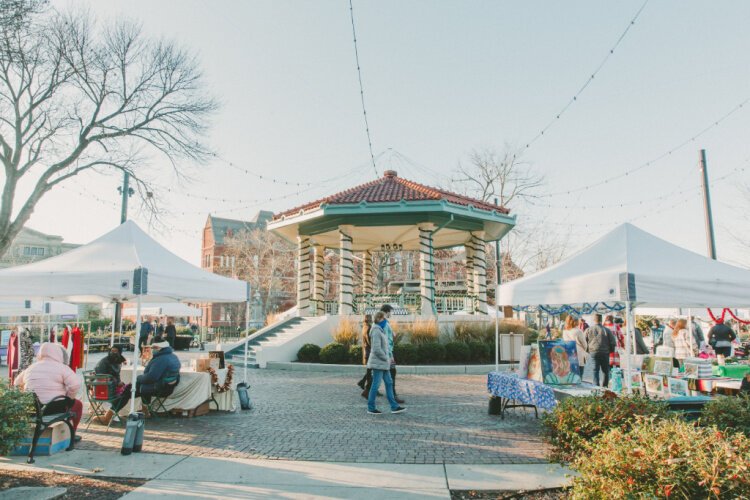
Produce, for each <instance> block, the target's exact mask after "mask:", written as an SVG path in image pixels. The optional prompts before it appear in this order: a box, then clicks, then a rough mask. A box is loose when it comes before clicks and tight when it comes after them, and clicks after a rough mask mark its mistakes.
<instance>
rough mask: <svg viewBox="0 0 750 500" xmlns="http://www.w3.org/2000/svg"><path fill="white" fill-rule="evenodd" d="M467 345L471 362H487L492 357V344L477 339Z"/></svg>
mask: <svg viewBox="0 0 750 500" xmlns="http://www.w3.org/2000/svg"><path fill="white" fill-rule="evenodd" d="M467 345H468V346H469V359H470V360H471V361H472V362H473V363H488V362H489V361H490V359H491V358H492V349H493V348H494V345H492V346H491V345H489V344H485V343H484V342H480V341H478V340H472V341H470V342H469V343H468V344H467Z"/></svg>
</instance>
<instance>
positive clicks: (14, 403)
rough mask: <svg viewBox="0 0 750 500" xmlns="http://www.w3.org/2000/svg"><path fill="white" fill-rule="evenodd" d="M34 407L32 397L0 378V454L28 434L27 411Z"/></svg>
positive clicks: (7, 450) (11, 447)
mask: <svg viewBox="0 0 750 500" xmlns="http://www.w3.org/2000/svg"><path fill="white" fill-rule="evenodd" d="M33 408H34V397H33V395H32V394H31V393H29V392H22V391H19V390H18V389H16V388H15V387H12V386H9V385H8V381H7V380H0V455H7V454H8V453H10V452H11V451H12V450H13V448H15V447H16V445H17V444H18V443H19V442H20V441H21V439H23V438H24V437H26V436H28V435H29V433H30V431H31V428H30V423H31V420H30V418H29V412H30V411H32V409H33Z"/></svg>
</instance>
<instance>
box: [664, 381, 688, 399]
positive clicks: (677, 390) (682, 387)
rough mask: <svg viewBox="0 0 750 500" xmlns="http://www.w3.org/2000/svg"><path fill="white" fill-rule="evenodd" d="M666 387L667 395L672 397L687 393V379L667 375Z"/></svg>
mask: <svg viewBox="0 0 750 500" xmlns="http://www.w3.org/2000/svg"><path fill="white" fill-rule="evenodd" d="M667 388H668V389H669V395H670V396H672V397H680V396H687V395H688V383H687V380H684V379H681V378H672V377H669V378H668V379H667Z"/></svg>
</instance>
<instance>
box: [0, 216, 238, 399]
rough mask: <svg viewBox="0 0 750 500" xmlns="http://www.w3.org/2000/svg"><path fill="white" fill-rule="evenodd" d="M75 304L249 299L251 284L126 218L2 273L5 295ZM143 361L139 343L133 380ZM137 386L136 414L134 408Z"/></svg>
mask: <svg viewBox="0 0 750 500" xmlns="http://www.w3.org/2000/svg"><path fill="white" fill-rule="evenodd" d="M19 298H20V299H30V298H39V299H54V300H64V301H68V302H74V303H102V302H136V304H137V315H136V316H137V317H136V320H137V323H136V332H138V331H140V323H141V304H142V303H143V302H145V303H162V302H190V303H201V302H248V304H249V299H250V293H249V288H248V286H247V284H246V283H244V282H242V281H239V280H234V279H230V278H225V277H223V276H219V275H216V274H212V273H209V272H206V271H204V270H202V269H200V268H198V267H196V266H193V265H192V264H190V263H188V262H186V261H184V260H182V259H181V258H179V257H177V256H176V255H174V254H173V253H171V252H170V251H169V250H167V249H166V248H164V247H162V246H161V245H160V244H159V243H157V242H156V241H155V240H153V239H152V238H151V237H150V236H148V235H147V234H146V233H145V232H144V231H143V230H142V229H141V228H140V227H138V225H137V224H136V223H135V222H133V221H127V222H125V223H124V224H121V225H120V226H118V227H117V228H115V229H113V230H112V231H110V232H109V233H107V234H105V235H103V236H101V237H99V238H98V239H96V240H94V241H93V242H91V243H89V244H87V245H84V246H82V247H79V248H76V249H74V250H71V251H69V252H66V253H64V254H62V255H59V256H57V257H52V258H50V259H46V260H43V261H39V262H35V263H33V264H28V265H24V266H18V267H12V268H8V269H4V270H1V271H0V299H19ZM137 365H138V342H137V341H136V342H135V357H134V363H133V380H135V378H136V377H135V371H136V369H137ZM134 399H135V384H134V385H133V397H132V398H131V407H130V408H131V412H133V411H134V409H135V406H134V405H135V402H134Z"/></svg>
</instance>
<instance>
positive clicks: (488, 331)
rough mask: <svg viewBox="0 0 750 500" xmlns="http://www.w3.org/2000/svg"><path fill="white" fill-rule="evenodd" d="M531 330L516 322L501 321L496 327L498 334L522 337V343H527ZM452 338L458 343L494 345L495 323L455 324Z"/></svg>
mask: <svg viewBox="0 0 750 500" xmlns="http://www.w3.org/2000/svg"><path fill="white" fill-rule="evenodd" d="M532 331H533V330H531V329H529V328H528V327H527V326H525V325H523V324H521V323H518V322H516V321H508V320H505V321H501V322H500V324H499V325H498V332H499V333H503V334H506V333H515V334H517V335H523V337H524V342H526V343H528V338H529V336H530V335H531V333H532ZM453 338H454V339H456V340H458V341H460V342H467V343H468V342H471V341H479V342H484V343H485V344H494V343H495V323H494V322H491V321H461V322H458V323H456V327H455V330H454V333H453Z"/></svg>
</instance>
